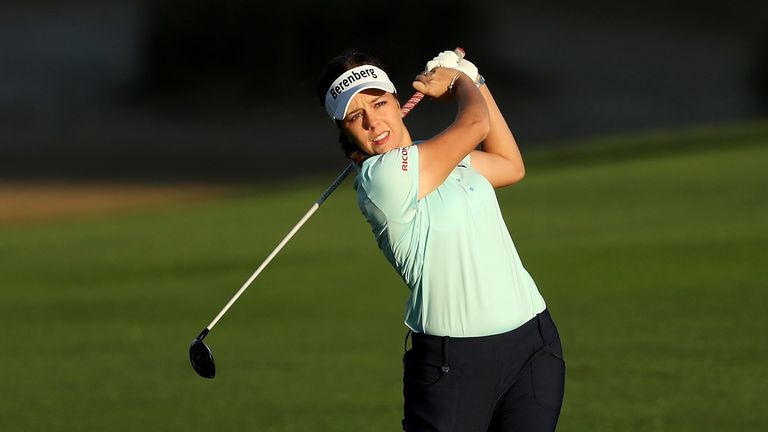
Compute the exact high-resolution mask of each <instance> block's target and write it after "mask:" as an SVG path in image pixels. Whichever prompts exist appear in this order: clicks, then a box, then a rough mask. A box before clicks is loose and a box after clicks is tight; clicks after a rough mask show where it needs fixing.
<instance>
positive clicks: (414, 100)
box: [198, 48, 465, 340]
mask: <svg viewBox="0 0 768 432" xmlns="http://www.w3.org/2000/svg"><path fill="white" fill-rule="evenodd" d="M454 52H455V53H456V55H458V56H459V58H464V55H465V54H464V49H462V48H456V49H455V50H454ZM423 98H424V94H423V93H421V92H416V93H414V94H413V96H411V98H410V99H408V101H407V102H406V103H405V104H404V105H403V106H402V108H401V115H402V116H403V117H405V116H407V115H408V113H410V112H411V110H412V109H413V108H414V107H415V106H416V105H418V103H419V102H421V100H422V99H423ZM354 170H355V164H354V163H351V164H349V165H348V166H347V167H346V168H344V171H342V172H341V174H339V176H338V177H336V180H334V181H333V183H331V185H330V186H329V187H328V189H326V190H325V192H323V194H322V195H321V196H320V198H318V200H317V201H315V203H314V204H312V207H310V208H309V210H308V211H307V213H305V214H304V216H303V217H302V218H301V220H299V222H298V223H296V225H294V226H293V228H291V230H290V231H289V232H288V234H287V235H286V236H285V237H284V238H283V240H281V241H280V243H279V244H278V245H277V247H275V249H274V250H273V251H272V253H270V254H269V256H267V258H266V259H265V260H264V262H262V263H261V265H259V268H257V269H256V271H255V272H253V274H252V275H251V277H249V278H248V280H247V281H245V283H244V284H243V286H241V287H240V289H239V290H237V292H236V293H235V295H234V296H232V298H231V299H230V300H229V302H227V304H226V305H225V306H224V307H223V308H222V309H221V311H220V312H219V314H218V315H216V317H215V318H214V319H213V321H211V323H210V324H208V326H207V327H206V328H205V329H204V330H203V332H202V333H201V334H200V336H198V338H199V339H201V340H202V338H204V337H205V336H206V335H208V332H210V331H211V330H212V329H213V326H215V325H216V323H218V322H219V320H220V319H221V317H223V316H224V314H225V313H227V311H228V310H229V308H230V307H232V305H233V304H235V302H236V301H237V299H238V298H240V296H241V295H242V294H243V293H244V292H245V290H246V289H248V287H249V286H250V285H251V283H253V281H254V280H255V279H256V277H258V276H259V274H260V273H261V272H262V270H264V268H265V267H266V266H267V265H268V264H269V263H270V262H271V261H272V259H273V258H275V256H276V255H277V254H278V252H280V251H281V250H282V249H283V247H284V246H285V245H286V243H288V241H289V240H290V239H291V238H292V237H293V236H294V234H296V233H297V232H298V231H299V229H301V227H302V226H303V225H304V224H305V223H306V222H307V221H308V220H309V218H311V217H312V215H313V214H315V212H316V211H317V209H318V208H320V205H321V204H323V202H325V200H326V199H328V197H329V196H331V194H332V193H333V191H335V190H336V188H338V187H339V185H341V183H342V182H344V179H346V178H347V176H349V174H350V173H351V172H352V171H354Z"/></svg>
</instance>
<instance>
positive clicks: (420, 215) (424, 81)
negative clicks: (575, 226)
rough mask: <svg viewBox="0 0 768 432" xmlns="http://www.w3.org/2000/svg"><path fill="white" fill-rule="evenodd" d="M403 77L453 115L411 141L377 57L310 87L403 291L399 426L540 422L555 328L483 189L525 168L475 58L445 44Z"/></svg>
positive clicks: (548, 411) (546, 415) (555, 403)
mask: <svg viewBox="0 0 768 432" xmlns="http://www.w3.org/2000/svg"><path fill="white" fill-rule="evenodd" d="M413 88H414V89H416V90H417V91H420V92H422V93H424V94H425V95H427V96H430V97H432V98H435V99H438V100H448V101H453V102H454V103H455V104H456V105H457V107H458V113H457V115H456V118H455V120H454V121H453V123H451V125H450V126H448V127H447V128H446V129H445V130H443V131H442V132H440V133H439V134H437V135H435V136H434V137H432V138H430V139H427V140H424V141H420V142H414V141H413V140H412V139H411V136H410V134H409V133H408V129H407V128H406V127H405V125H404V124H403V120H402V116H401V110H400V103H399V102H398V100H397V98H396V91H395V86H394V85H393V84H392V82H391V81H390V80H389V78H388V76H387V74H386V72H385V71H384V67H383V66H382V64H381V63H380V62H379V61H378V60H376V59H374V58H372V57H370V56H368V55H366V54H363V53H360V52H354V51H351V52H347V53H344V54H342V55H341V56H339V57H337V58H335V59H333V60H332V61H331V62H330V63H329V64H328V65H327V66H326V68H325V70H324V73H323V75H322V76H321V78H320V80H319V83H318V96H319V97H320V100H321V103H322V104H323V105H324V106H325V108H326V110H327V112H328V115H329V116H330V117H331V118H332V119H333V120H334V121H335V123H336V126H337V127H338V128H339V131H340V141H341V143H342V147H343V148H344V150H345V151H346V153H347V156H348V157H349V158H350V159H352V160H354V161H355V163H356V166H357V172H358V176H357V179H356V180H355V190H356V191H357V202H358V206H359V207H360V210H361V211H362V214H363V215H364V216H365V218H366V219H367V221H368V222H369V223H370V225H371V227H372V228H373V234H374V236H375V238H376V241H377V243H378V246H379V248H380V249H381V251H382V252H383V253H384V256H385V257H386V258H387V260H389V262H390V263H391V264H392V266H393V267H394V268H395V269H396V270H397V272H398V273H399V274H400V275H401V276H402V278H403V280H404V281H405V283H406V284H407V285H408V288H409V289H410V296H409V297H408V301H407V304H406V311H405V324H406V325H407V326H408V328H409V329H410V331H409V333H410V332H412V336H411V339H412V341H411V345H412V347H411V349H409V350H407V351H406V352H405V354H404V356H403V364H404V374H403V395H404V418H403V429H404V430H406V431H440V432H443V431H454V432H475V431H516V432H521V431H552V430H554V429H555V426H556V424H557V419H558V416H559V414H560V406H561V404H562V399H563V389H564V380H565V363H564V362H563V355H562V347H561V345H560V338H559V336H558V332H557V329H556V327H555V324H554V322H553V321H552V318H551V317H550V315H549V313H548V311H547V309H546V304H545V303H544V299H543V298H542V296H541V294H540V293H539V291H538V289H537V287H536V284H535V283H534V281H533V279H532V278H531V276H530V275H529V274H528V272H527V271H526V270H525V268H524V267H523V265H522V263H521V261H520V258H519V256H518V254H517V251H516V250H515V246H514V244H513V242H512V239H511V237H510V235H509V232H508V231H507V227H506V225H505V224H504V220H503V218H502V215H501V212H500V209H499V205H498V202H497V200H496V195H495V192H494V188H500V187H504V186H509V185H511V184H513V183H516V182H517V181H519V180H520V179H522V178H523V175H524V166H523V161H522V158H521V156H520V151H519V150H518V148H517V144H516V143H515V139H514V138H513V136H512V133H511V132H510V130H509V127H508V126H507V123H506V120H505V119H504V116H503V115H502V114H501V112H500V111H499V108H498V107H497V105H496V103H495V102H494V99H493V97H492V96H491V93H490V91H489V90H488V87H487V86H486V85H484V80H483V79H482V77H481V76H480V75H479V74H478V71H477V68H476V67H475V66H474V65H473V64H472V63H470V62H468V61H466V60H464V59H461V58H460V57H459V56H458V55H456V54H455V53H453V52H451V51H444V52H442V53H440V54H439V55H438V56H437V57H435V58H434V59H433V60H432V61H430V62H428V63H427V68H426V71H425V72H424V73H421V74H419V75H418V76H416V78H415V80H414V81H413Z"/></svg>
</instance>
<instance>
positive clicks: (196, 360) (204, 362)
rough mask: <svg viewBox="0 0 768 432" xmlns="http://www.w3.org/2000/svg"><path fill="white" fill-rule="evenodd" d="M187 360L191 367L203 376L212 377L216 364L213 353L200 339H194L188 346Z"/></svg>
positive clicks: (214, 373)
mask: <svg viewBox="0 0 768 432" xmlns="http://www.w3.org/2000/svg"><path fill="white" fill-rule="evenodd" d="M189 361H190V362H192V369H194V370H195V372H197V374H198V375H200V376H201V377H203V378H213V377H214V376H215V375H216V365H215V364H214V362H213V353H211V350H210V348H208V346H207V345H205V343H203V341H202V340H200V339H195V340H193V341H192V344H191V345H190V346H189Z"/></svg>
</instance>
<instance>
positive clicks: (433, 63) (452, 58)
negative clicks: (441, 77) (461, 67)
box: [424, 51, 459, 72]
mask: <svg viewBox="0 0 768 432" xmlns="http://www.w3.org/2000/svg"><path fill="white" fill-rule="evenodd" d="M457 64H459V56H458V55H457V54H456V53H455V52H453V51H443V52H441V53H440V54H438V55H437V56H436V57H435V58H433V59H432V60H430V61H428V62H427V67H426V68H425V69H424V70H425V71H427V72H428V71H431V70H432V69H434V68H436V67H446V68H451V69H456V65H457Z"/></svg>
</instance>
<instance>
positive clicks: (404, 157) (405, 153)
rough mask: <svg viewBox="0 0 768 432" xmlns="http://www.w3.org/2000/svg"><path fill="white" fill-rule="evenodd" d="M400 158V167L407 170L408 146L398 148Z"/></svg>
mask: <svg viewBox="0 0 768 432" xmlns="http://www.w3.org/2000/svg"><path fill="white" fill-rule="evenodd" d="M400 160H401V161H402V165H401V167H402V168H401V169H402V170H403V171H408V147H403V148H402V149H400Z"/></svg>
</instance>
